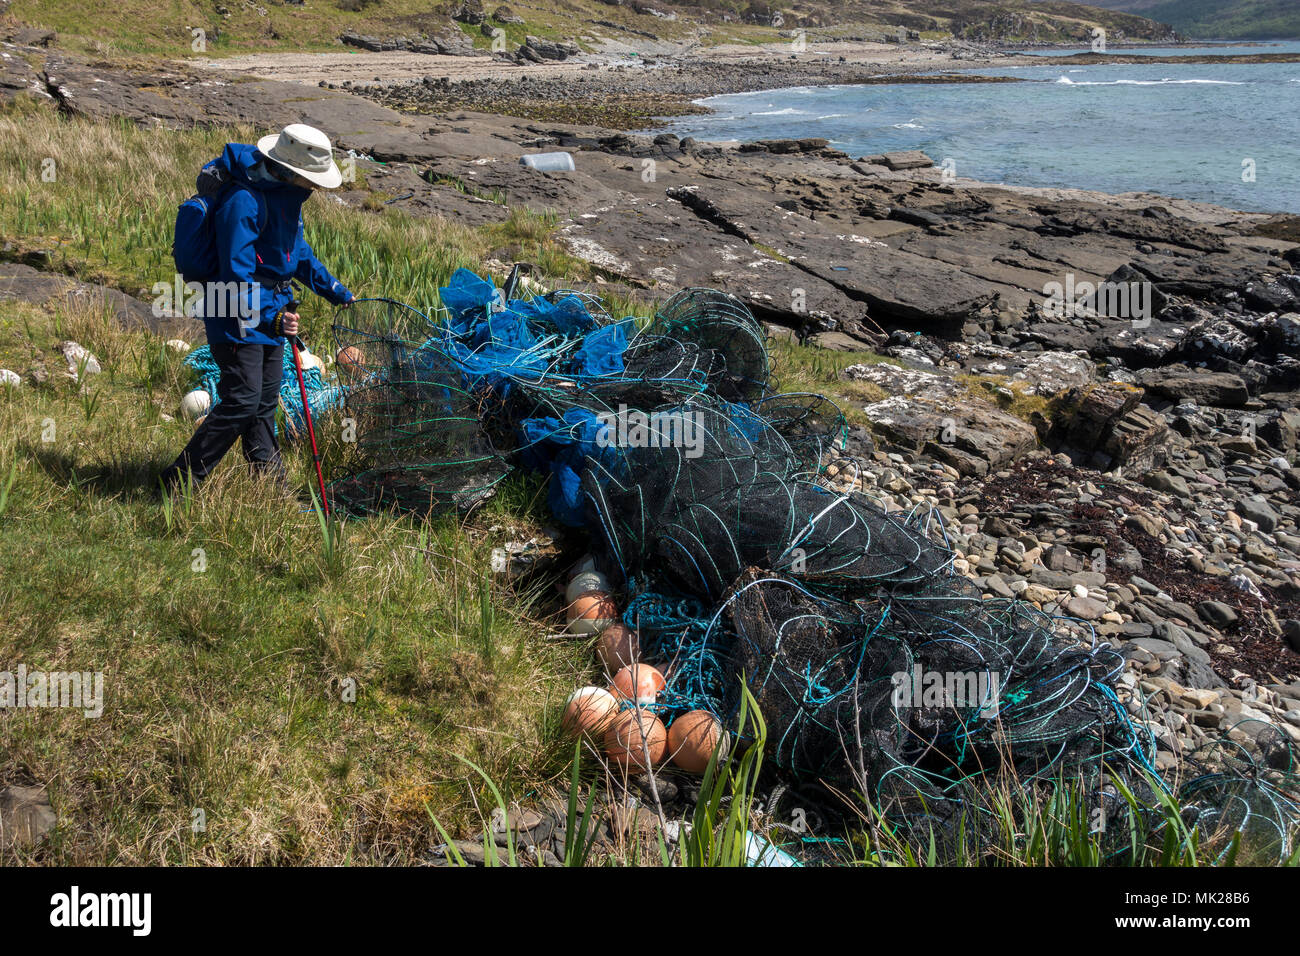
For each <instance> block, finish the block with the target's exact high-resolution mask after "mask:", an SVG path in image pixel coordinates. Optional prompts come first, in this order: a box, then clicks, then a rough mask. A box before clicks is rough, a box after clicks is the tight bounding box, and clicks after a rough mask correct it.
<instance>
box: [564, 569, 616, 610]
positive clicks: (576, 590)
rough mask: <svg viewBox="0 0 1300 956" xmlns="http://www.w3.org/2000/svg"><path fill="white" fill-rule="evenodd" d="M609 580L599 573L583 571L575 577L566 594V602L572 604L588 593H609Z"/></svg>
mask: <svg viewBox="0 0 1300 956" xmlns="http://www.w3.org/2000/svg"><path fill="white" fill-rule="evenodd" d="M608 590H609V580H608V579H607V578H606V577H605V575H603V574H601V573H600V572H599V571H583V572H582V573H581V574H578V575H575V576H574V578H573V580H572V581H570V582H569V586H568V588H567V589H566V590H565V592H564V600H565V601H566V602H567V603H569V604H572V603H573V602H574V601H576V600H578V596H579V595H581V594H586V593H587V592H588V591H608Z"/></svg>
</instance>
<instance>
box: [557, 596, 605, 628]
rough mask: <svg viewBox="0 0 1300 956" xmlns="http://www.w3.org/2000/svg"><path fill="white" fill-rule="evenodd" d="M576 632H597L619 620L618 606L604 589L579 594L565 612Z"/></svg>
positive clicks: (570, 625)
mask: <svg viewBox="0 0 1300 956" xmlns="http://www.w3.org/2000/svg"><path fill="white" fill-rule="evenodd" d="M565 617H566V618H567V619H568V622H569V630H570V631H572V632H573V633H574V634H597V633H599V632H600V631H603V630H604V629H605V628H607V627H609V625H611V624H613V623H614V622H615V621H617V620H618V608H617V607H616V606H615V604H614V601H613V599H612V598H611V597H610V596H609V595H608V594H606V593H605V592H604V591H587V592H586V593H584V594H579V595H578V597H577V599H576V600H574V602H573V603H572V604H570V605H569V607H568V609H567V610H566V612H565Z"/></svg>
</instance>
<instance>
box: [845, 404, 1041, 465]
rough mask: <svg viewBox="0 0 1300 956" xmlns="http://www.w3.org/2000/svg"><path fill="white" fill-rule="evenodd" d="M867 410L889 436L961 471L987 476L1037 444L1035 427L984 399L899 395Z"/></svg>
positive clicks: (879, 429)
mask: <svg viewBox="0 0 1300 956" xmlns="http://www.w3.org/2000/svg"><path fill="white" fill-rule="evenodd" d="M864 411H865V412H866V415H867V418H868V419H869V420H870V421H871V425H872V429H873V430H874V431H876V432H877V433H879V434H881V435H883V436H884V437H885V438H886V439H887V440H888V441H890V442H893V443H894V444H895V445H897V446H899V447H902V448H907V449H911V450H914V451H922V452H924V453H926V454H928V455H930V456H931V457H933V458H934V459H936V460H937V461H940V462H943V463H945V464H948V465H951V466H952V467H953V468H955V469H956V470H957V471H958V472H960V473H961V474H963V475H986V474H988V473H989V471H991V470H992V469H994V468H997V467H998V466H1000V465H1002V464H1004V463H1006V462H1009V461H1011V460H1013V459H1015V458H1017V457H1019V456H1020V455H1023V454H1024V453H1026V452H1028V451H1030V450H1031V449H1033V448H1034V447H1035V445H1036V444H1037V438H1038V436H1037V433H1036V432H1035V431H1034V429H1033V428H1032V427H1030V426H1029V425H1027V424H1026V423H1025V422H1023V421H1022V420H1020V419H1019V418H1016V417H1015V416H1014V415H1011V414H1009V413H1007V412H1004V411H1003V410H1002V409H1000V408H997V407H996V406H994V405H991V404H989V403H988V402H985V401H982V400H980V399H946V398H939V397H920V396H913V397H907V396H903V395H895V396H891V397H890V398H887V399H884V400H882V401H879V402H873V403H872V404H870V405H867V406H866V407H865V409H864Z"/></svg>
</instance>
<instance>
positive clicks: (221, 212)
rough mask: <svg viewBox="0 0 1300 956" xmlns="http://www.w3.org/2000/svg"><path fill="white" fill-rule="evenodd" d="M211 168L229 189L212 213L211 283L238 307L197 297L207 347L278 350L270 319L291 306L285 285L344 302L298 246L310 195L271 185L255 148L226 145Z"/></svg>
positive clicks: (279, 339)
mask: <svg viewBox="0 0 1300 956" xmlns="http://www.w3.org/2000/svg"><path fill="white" fill-rule="evenodd" d="M213 162H214V163H215V164H216V165H218V166H221V167H223V168H224V169H225V170H226V171H227V172H229V173H230V176H231V179H232V181H233V182H232V185H230V186H227V187H226V191H225V193H224V195H223V196H222V198H221V201H220V203H219V204H218V206H217V208H216V210H215V211H214V212H213V217H214V218H213V227H214V229H215V233H216V244H217V258H218V261H219V269H218V273H217V275H216V277H215V281H218V282H223V283H229V282H234V283H240V285H239V286H238V288H239V289H240V290H241V293H242V294H243V296H244V300H243V302H242V308H240V309H233V308H230V307H225V308H221V307H219V304H218V300H219V298H220V297H211V298H212V301H208V299H209V297H208V296H205V304H204V310H203V324H204V326H205V327H206V329H207V333H208V341H209V342H230V343H234V344H247V343H258V344H261V345H281V344H283V342H284V338H283V336H281V335H280V334H279V331H278V329H277V328H276V318H277V316H278V315H279V314H280V310H281V309H283V308H284V307H285V306H286V305H287V304H288V303H289V302H290V301H291V300H292V299H293V298H294V295H293V290H292V289H291V287H290V285H289V280H290V279H297V280H298V281H299V282H301V283H302V284H303V285H305V286H307V287H308V288H309V289H311V290H312V291H313V292H315V293H316V294H317V295H319V296H322V297H323V298H325V299H327V300H328V301H330V302H332V303H334V304H335V305H342V304H343V303H345V302H347V301H348V300H349V299H351V298H352V293H351V292H349V291H348V290H347V289H346V288H344V286H343V283H341V282H339V281H338V280H337V279H335V278H334V276H332V275H330V272H329V270H328V269H326V268H325V267H324V266H323V265H321V263H320V260H319V259H317V258H316V254H315V253H314V252H312V251H311V246H309V245H307V240H306V239H304V238H303V234H302V204H303V203H304V202H306V201H307V197H309V196H310V195H311V190H308V189H303V188H301V187H299V186H294V185H291V184H289V183H282V182H280V181H279V180H277V179H274V178H272V177H271V176H270V174H269V173H267V172H266V167H265V165H264V162H263V157H262V154H261V153H259V152H258V151H257V147H256V146H249V145H247V144H244V143H227V144H226V148H225V150H224V151H223V152H222V154H221V156H220V157H219V158H217V159H216V160H214V161H213ZM227 288H234V287H229V286H228V287H227ZM254 289H256V290H257V291H256V294H254V292H253V290H254ZM254 303H255V304H256V306H257V308H256V310H254V309H253V305H254ZM241 314H242V315H243V316H245V317H246V318H243V319H241V318H240V315H241Z"/></svg>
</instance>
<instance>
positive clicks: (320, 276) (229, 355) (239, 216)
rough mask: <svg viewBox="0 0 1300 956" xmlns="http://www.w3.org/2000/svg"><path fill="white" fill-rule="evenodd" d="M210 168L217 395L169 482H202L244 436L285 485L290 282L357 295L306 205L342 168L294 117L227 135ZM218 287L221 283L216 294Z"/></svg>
mask: <svg viewBox="0 0 1300 956" xmlns="http://www.w3.org/2000/svg"><path fill="white" fill-rule="evenodd" d="M204 174H207V175H212V176H213V177H214V178H216V179H217V180H218V181H219V182H221V183H223V186H222V191H221V192H220V193H219V194H217V196H216V203H217V204H216V207H215V208H214V209H213V211H212V213H211V215H212V229H213V235H214V239H215V244H216V253H217V260H218V274H217V275H216V276H215V282H212V283H208V284H207V285H206V287H205V293H204V298H203V305H202V318H203V324H204V328H205V329H206V331H207V338H208V345H209V346H210V347H211V350H212V360H213V362H215V363H216V365H217V368H218V369H219V371H220V374H219V378H218V381H217V400H216V402H215V403H214V404H213V406H212V410H211V411H210V412H209V413H208V415H207V417H206V418H205V419H204V420H203V422H202V423H201V424H200V425H199V427H198V428H197V429H196V430H195V432H194V435H193V437H191V438H190V441H189V443H188V444H187V445H186V446H185V448H184V450H183V451H182V452H181V453H180V455H178V456H177V458H176V460H175V461H174V462H172V463H171V464H170V465H169V466H168V467H167V468H166V469H164V470H163V473H162V475H161V481H162V485H163V488H164V489H165V490H171V489H172V488H174V487H176V485H177V484H178V483H179V482H180V481H181V479H182V477H184V476H186V475H188V476H189V477H190V481H191V482H192V483H194V484H196V485H197V484H198V483H199V482H202V481H203V479H205V478H206V477H207V476H208V475H209V474H210V473H211V471H212V470H213V468H215V467H216V466H217V463H218V462H220V461H221V459H222V458H224V457H225V454H226V452H228V451H229V450H230V448H231V446H233V445H234V444H235V442H236V441H240V442H241V444H242V447H243V453H244V458H245V460H246V461H247V462H248V464H249V467H250V468H251V469H252V470H253V472H254V473H255V474H258V475H263V476H267V477H270V478H272V479H273V480H275V481H276V482H277V483H278V484H279V485H280V486H281V487H285V486H286V480H285V470H284V463H283V461H282V459H281V457H280V446H279V443H278V442H277V441H276V437H275V411H276V408H277V406H278V404H279V399H280V383H281V378H282V372H283V362H284V347H285V336H293V335H297V334H298V323H299V320H300V317H299V315H298V313H297V311H296V308H294V304H295V297H294V291H293V288H292V286H291V284H290V280H297V281H298V282H299V283H301V284H302V285H305V286H306V287H307V288H309V289H311V291H312V292H314V293H316V294H317V295H319V296H321V297H323V298H325V299H326V300H328V301H329V302H331V303H333V304H335V305H349V304H351V303H352V302H353V301H355V297H354V296H353V294H352V293H351V292H350V291H348V289H347V288H345V287H344V286H343V284H342V283H340V282H339V281H338V280H337V279H336V278H334V276H332V275H331V274H330V272H329V270H327V269H326V268H325V266H323V265H322V264H321V262H320V260H319V259H317V258H316V255H315V253H313V252H312V249H311V246H309V245H308V244H307V240H306V239H305V238H304V237H303V229H302V205H303V203H304V202H306V201H307V199H308V198H309V197H310V196H311V194H312V191H313V190H315V189H334V188H336V187H337V186H338V185H339V184H340V183H342V181H343V174H342V172H341V171H340V169H339V167H338V164H337V163H335V161H334V153H333V149H332V148H331V146H330V141H329V137H327V136H326V135H325V134H324V133H322V132H321V131H320V130H318V129H314V128H313V127H310V126H305V125H302V124H298V123H295V124H293V125H290V126H286V127H285V128H284V130H283V131H282V132H280V133H279V134H278V135H277V134H274V133H273V134H271V135H269V136H264V137H262V138H261V139H259V140H258V141H257V145H256V146H252V145H248V144H244V143H227V144H226V148H225V150H224V151H223V152H222V154H221V156H220V157H218V158H217V159H215V160H213V161H212V162H210V163H208V164H207V166H205V167H204ZM213 290H218V291H217V293H216V294H214V291H213Z"/></svg>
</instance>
